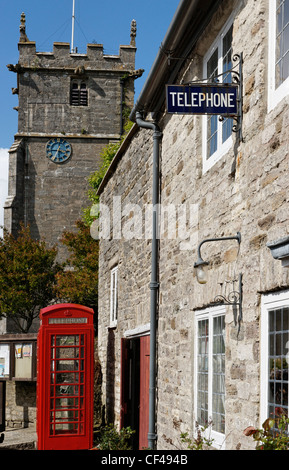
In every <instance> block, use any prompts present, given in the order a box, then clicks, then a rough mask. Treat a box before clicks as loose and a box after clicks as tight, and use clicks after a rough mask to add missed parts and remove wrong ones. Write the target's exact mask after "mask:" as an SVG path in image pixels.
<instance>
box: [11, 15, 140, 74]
mask: <svg viewBox="0 0 289 470" xmlns="http://www.w3.org/2000/svg"><path fill="white" fill-rule="evenodd" d="M135 37H136V22H135V20H133V21H132V23H131V32H130V44H128V45H120V46H119V54H118V55H108V54H105V53H104V49H103V44H87V51H86V54H80V53H77V52H71V48H70V44H69V43H67V42H54V44H53V50H52V52H38V51H37V49H36V42H34V41H29V39H28V37H27V35H26V23H25V14H24V13H22V15H21V24H20V39H19V43H18V50H19V61H18V64H17V65H18V69H17V66H13V65H11V64H9V65H8V66H7V67H8V68H9V70H12V71H15V72H18V71H20V70H21V67H22V68H25V69H26V68H32V69H35V68H37V69H39V68H45V69H51V70H53V69H55V68H67V69H71V70H73V69H74V68H76V67H84V68H85V69H86V70H102V69H103V70H113V71H114V70H123V71H130V72H131V71H133V70H134V67H135V53H136V45H135Z"/></svg>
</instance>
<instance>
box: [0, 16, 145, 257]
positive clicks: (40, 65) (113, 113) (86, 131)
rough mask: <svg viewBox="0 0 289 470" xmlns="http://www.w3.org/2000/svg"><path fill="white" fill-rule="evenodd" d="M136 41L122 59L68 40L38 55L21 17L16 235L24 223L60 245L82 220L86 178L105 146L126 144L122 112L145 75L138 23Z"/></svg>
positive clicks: (13, 195)
mask: <svg viewBox="0 0 289 470" xmlns="http://www.w3.org/2000/svg"><path fill="white" fill-rule="evenodd" d="M130 36H131V37H130V44H129V45H125V46H120V48H119V55H117V56H116V55H113V56H112V55H105V54H104V52H103V46H102V45H101V44H88V45H87V52H86V54H79V53H77V52H74V51H73V52H72V51H71V49H70V44H69V43H63V42H55V43H54V44H53V52H37V51H36V43H35V42H33V41H30V40H29V39H28V37H27V35H26V25H25V14H24V13H23V14H22V15H21V25H20V40H19V43H18V48H19V62H18V64H16V65H12V64H10V65H8V66H7V67H8V69H9V70H11V71H12V72H15V73H16V74H17V86H16V87H15V88H13V89H12V92H13V93H15V94H18V96H19V105H18V106H17V108H15V109H16V110H17V111H18V132H17V134H16V135H15V141H14V143H13V145H12V147H11V148H10V151H9V154H10V156H9V188H8V194H9V196H8V198H7V200H6V203H5V210H4V225H5V228H6V229H7V230H8V231H10V232H12V233H16V232H17V230H18V229H19V225H20V222H22V221H23V222H24V224H25V225H29V226H30V228H31V234H32V236H33V237H34V238H36V239H39V238H40V239H45V240H46V241H47V243H48V244H50V245H54V244H55V243H57V242H58V241H59V239H60V237H61V235H62V233H63V230H72V229H73V227H74V224H75V221H76V220H77V219H79V218H80V217H81V215H82V209H83V208H84V207H86V206H87V199H86V198H87V189H88V185H87V178H88V176H89V175H90V174H91V173H93V172H94V171H96V170H97V167H98V164H99V154H100V152H101V150H102V149H103V147H104V146H106V145H107V144H108V143H110V142H115V141H118V140H119V139H120V137H121V134H122V131H123V115H124V108H125V107H128V108H132V106H133V100H134V80H135V78H137V76H139V75H140V74H141V71H140V72H138V71H135V53H136V47H135V36H136V25H135V21H132V24H131V32H130ZM62 250H63V251H62ZM63 256H64V248H63V247H62V246H61V244H59V257H60V258H62V257H63Z"/></svg>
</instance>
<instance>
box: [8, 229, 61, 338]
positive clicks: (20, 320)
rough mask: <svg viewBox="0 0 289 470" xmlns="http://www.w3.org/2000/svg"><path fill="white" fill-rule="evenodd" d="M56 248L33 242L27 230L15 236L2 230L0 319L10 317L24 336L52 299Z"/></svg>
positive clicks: (41, 242) (55, 271)
mask: <svg viewBox="0 0 289 470" xmlns="http://www.w3.org/2000/svg"><path fill="white" fill-rule="evenodd" d="M56 255H57V249H56V248H55V247H53V248H47V247H46V244H45V242H44V241H39V240H33V239H32V238H31V236H30V229H29V227H24V226H23V225H22V226H21V229H20V230H19V233H18V235H17V237H14V236H13V235H12V234H10V233H9V232H8V231H7V230H5V229H4V233H3V238H2V239H0V316H2V317H6V318H8V317H9V318H11V319H12V320H13V321H14V323H15V324H16V326H17V328H18V329H19V330H20V331H21V332H23V333H27V332H28V331H29V329H30V327H31V325H32V323H33V320H34V319H35V318H36V317H38V316H39V313H40V309H41V308H43V307H46V306H47V305H49V303H50V302H51V301H52V300H53V299H54V298H55V286H56V273H57V272H59V270H60V265H59V264H58V263H56V261H55V259H56Z"/></svg>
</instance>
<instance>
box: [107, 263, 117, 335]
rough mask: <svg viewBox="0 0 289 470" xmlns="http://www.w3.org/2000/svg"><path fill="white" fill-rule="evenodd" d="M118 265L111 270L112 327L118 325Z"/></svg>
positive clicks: (110, 324)
mask: <svg viewBox="0 0 289 470" xmlns="http://www.w3.org/2000/svg"><path fill="white" fill-rule="evenodd" d="M117 278H118V266H115V267H114V268H112V269H111V271H110V323H109V326H110V327H115V326H116V325H117V310H118V309H117V296H118V281H117Z"/></svg>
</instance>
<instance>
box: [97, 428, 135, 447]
mask: <svg viewBox="0 0 289 470" xmlns="http://www.w3.org/2000/svg"><path fill="white" fill-rule="evenodd" d="M134 433H135V431H133V430H132V429H131V428H130V427H127V428H122V429H121V430H120V431H117V429H116V427H115V426H113V425H112V424H110V425H108V426H104V427H103V428H101V431H100V436H99V440H98V442H97V447H98V449H99V450H132V447H131V444H130V440H131V437H132V435H133V434H134Z"/></svg>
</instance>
